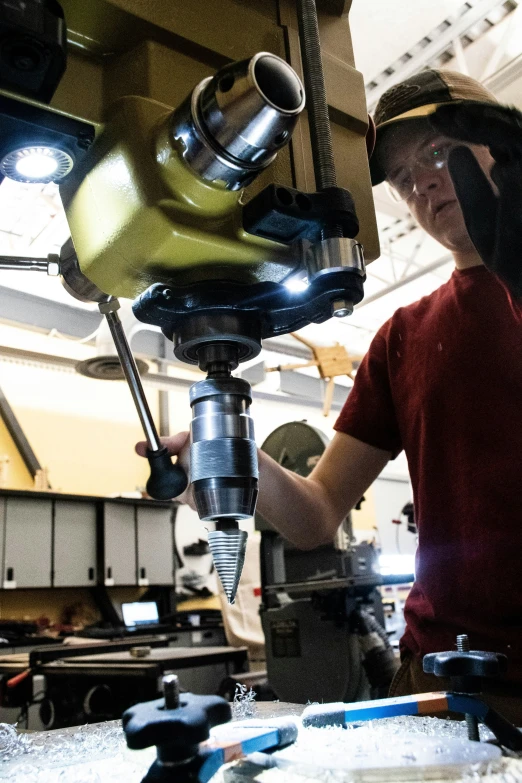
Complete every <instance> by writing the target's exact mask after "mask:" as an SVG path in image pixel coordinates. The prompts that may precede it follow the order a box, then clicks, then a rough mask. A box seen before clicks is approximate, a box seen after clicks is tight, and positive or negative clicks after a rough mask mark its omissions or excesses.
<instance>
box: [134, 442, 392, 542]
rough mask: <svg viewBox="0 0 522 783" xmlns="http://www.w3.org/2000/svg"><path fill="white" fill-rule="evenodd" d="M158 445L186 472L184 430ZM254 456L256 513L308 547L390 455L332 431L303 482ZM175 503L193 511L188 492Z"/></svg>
mask: <svg viewBox="0 0 522 783" xmlns="http://www.w3.org/2000/svg"><path fill="white" fill-rule="evenodd" d="M162 443H163V444H164V445H165V446H166V447H167V448H168V450H169V453H170V454H173V455H174V454H176V455H178V459H179V461H180V463H181V465H182V467H183V468H184V469H185V471H187V472H188V469H189V461H188V456H189V434H188V432H180V433H178V434H177V435H173V436H171V437H170V438H162ZM136 451H137V452H138V454H140V455H141V456H145V452H146V444H145V443H144V442H141V443H138V444H137V446H136ZM258 456H259V500H258V504H257V509H258V511H259V513H260V514H261V516H262V517H263V518H264V519H266V520H267V522H270V524H271V525H273V526H274V527H275V528H276V529H277V530H278V531H279V532H280V533H281V535H283V536H284V537H285V538H287V539H288V540H289V541H291V542H292V543H293V544H295V546H297V547H299V548H301V549H313V548H314V547H317V546H320V545H321V544H325V543H328V542H329V541H332V540H333V538H334V536H335V534H336V532H337V529H338V527H339V525H340V524H341V522H342V521H343V519H344V518H345V516H346V515H347V514H348V512H349V511H350V510H351V509H352V508H353V507H354V506H355V504H356V503H357V501H358V500H360V498H361V497H362V496H363V494H364V493H365V492H366V490H367V489H368V487H369V486H370V484H372V483H373V482H374V481H375V479H376V478H377V476H378V475H379V473H380V472H381V470H382V469H383V468H384V466H385V465H386V463H387V462H388V460H389V459H390V457H391V454H390V452H389V451H383V450H382V449H377V448H375V447H374V446H369V445H368V444H367V443H363V442H362V441H360V440H357V439H356V438H352V437H351V436H350V435H345V434H344V433H342V432H337V433H336V434H335V437H334V438H333V440H332V442H331V443H330V444H329V445H328V448H327V449H326V451H325V452H324V454H323V455H322V457H321V459H320V460H319V462H318V463H317V465H316V467H315V468H314V470H313V471H312V473H311V474H310V476H308V477H307V478H304V477H303V476H298V475H297V474H295V473H292V472H291V471H289V470H286V469H285V468H282V467H281V465H279V464H278V463H277V462H275V460H273V459H272V458H271V457H269V456H268V454H265V453H264V452H263V451H260V450H258ZM178 499H179V500H181V502H183V503H188V504H189V505H190V506H191V507H192V508H194V504H193V500H192V493H191V491H190V488H189V489H188V490H187V491H186V492H184V493H183V495H181V496H180V498H178Z"/></svg>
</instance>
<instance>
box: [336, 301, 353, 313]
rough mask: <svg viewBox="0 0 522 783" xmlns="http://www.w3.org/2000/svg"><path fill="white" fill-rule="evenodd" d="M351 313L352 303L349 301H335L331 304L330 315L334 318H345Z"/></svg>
mask: <svg viewBox="0 0 522 783" xmlns="http://www.w3.org/2000/svg"><path fill="white" fill-rule="evenodd" d="M352 313H353V302H350V300H349V299H336V300H335V302H332V315H333V316H335V318H346V316H347V315H352Z"/></svg>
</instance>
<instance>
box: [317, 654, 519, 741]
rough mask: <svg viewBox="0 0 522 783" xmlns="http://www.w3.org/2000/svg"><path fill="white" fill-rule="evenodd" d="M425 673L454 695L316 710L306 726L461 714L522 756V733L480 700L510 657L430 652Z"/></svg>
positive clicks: (336, 705) (324, 706) (415, 696)
mask: <svg viewBox="0 0 522 783" xmlns="http://www.w3.org/2000/svg"><path fill="white" fill-rule="evenodd" d="M423 668H424V671H425V672H426V673H427V674H434V675H435V676H436V677H447V678H449V679H450V682H451V687H452V690H451V691H445V692H444V691H443V692H433V693H416V694H413V695H412V696H399V697H396V698H391V699H377V700H374V701H363V702H355V703H353V704H343V703H341V702H339V703H334V704H317V705H311V706H310V707H306V708H305V710H304V712H303V715H302V721H303V726H317V727H322V726H345V725H346V724H347V723H354V722H358V721H367V720H376V719H378V718H394V717H397V716H399V715H433V714H434V713H435V714H436V713H439V714H440V713H445V712H456V713H461V714H463V715H465V716H473V717H475V718H476V719H477V720H478V722H479V723H483V724H484V725H485V726H487V727H488V728H489V729H490V731H492V732H493V734H494V735H495V737H496V739H497V741H498V743H499V744H500V745H502V746H503V747H505V748H508V749H509V750H512V751H516V752H520V751H522V732H521V731H519V729H517V728H516V727H515V726H513V724H512V723H510V722H509V721H508V720H506V718H504V717H503V716H502V715H500V714H499V713H498V712H497V711H496V710H494V709H493V708H492V707H490V706H489V705H488V704H487V703H486V702H485V701H484V700H483V699H482V698H481V696H480V695H479V694H480V692H481V690H482V680H483V678H485V677H488V678H489V677H495V676H498V675H499V674H503V673H504V672H505V671H506V668H507V658H506V656H505V655H501V654H497V653H490V652H481V651H479V650H470V651H465V652H462V651H452V652H441V653H431V654H429V655H425V656H424V659H423Z"/></svg>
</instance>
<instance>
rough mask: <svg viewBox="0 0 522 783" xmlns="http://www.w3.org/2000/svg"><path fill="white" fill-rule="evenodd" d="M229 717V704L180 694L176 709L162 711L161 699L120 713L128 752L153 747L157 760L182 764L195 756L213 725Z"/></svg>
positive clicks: (163, 701) (163, 709) (207, 697)
mask: <svg viewBox="0 0 522 783" xmlns="http://www.w3.org/2000/svg"><path fill="white" fill-rule="evenodd" d="M231 717H232V710H231V708H230V704H229V703H228V702H227V701H225V699H222V698H221V697H220V696H196V695H194V694H193V693H182V694H180V697H179V707H178V708H177V709H174V710H169V709H165V700H164V699H156V700H155V701H148V702H144V703H143V704H136V705H135V706H134V707H131V708H130V709H128V710H127V711H126V712H124V713H123V718H122V723H123V729H124V731H125V737H126V740H127V745H128V747H129V748H131V749H132V750H142V749H143V748H149V747H151V746H153V745H156V746H157V747H158V758H159V759H160V760H161V761H182V760H184V759H190V758H192V757H193V756H195V755H196V754H197V752H198V744H199V743H200V742H204V740H206V739H208V737H209V734H210V729H211V728H212V727H213V726H218V725H219V724H221V723H227V721H229V720H230V719H231Z"/></svg>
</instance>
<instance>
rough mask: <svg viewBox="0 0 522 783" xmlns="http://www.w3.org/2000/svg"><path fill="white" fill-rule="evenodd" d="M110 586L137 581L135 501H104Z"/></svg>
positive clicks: (106, 553)
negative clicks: (126, 502)
mask: <svg viewBox="0 0 522 783" xmlns="http://www.w3.org/2000/svg"><path fill="white" fill-rule="evenodd" d="M104 551H105V573H104V578H103V581H104V583H105V585H106V587H112V586H114V585H135V584H136V523H135V511H134V505H128V504H124V503H105V504H104Z"/></svg>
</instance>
